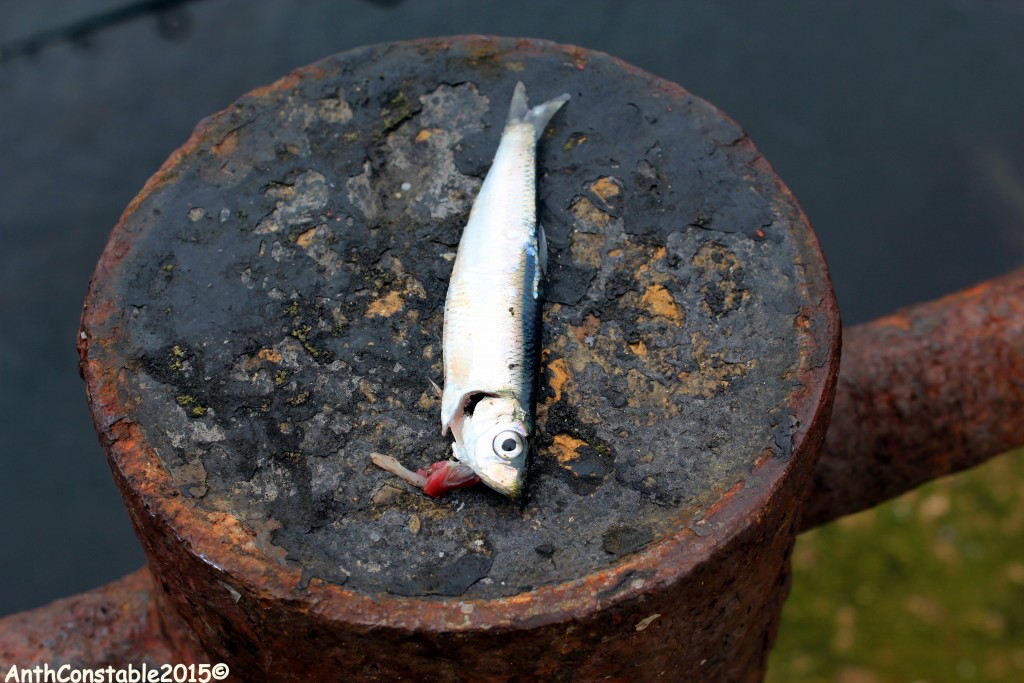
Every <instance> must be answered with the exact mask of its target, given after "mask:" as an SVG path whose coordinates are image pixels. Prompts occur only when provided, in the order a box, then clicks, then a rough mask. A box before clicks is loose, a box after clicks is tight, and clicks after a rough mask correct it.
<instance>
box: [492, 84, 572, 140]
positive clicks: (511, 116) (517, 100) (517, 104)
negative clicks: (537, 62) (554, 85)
mask: <svg viewBox="0 0 1024 683" xmlns="http://www.w3.org/2000/svg"><path fill="white" fill-rule="evenodd" d="M568 101H569V93H562V94H561V95H559V96H558V97H554V98H552V99H550V100H548V101H547V102H544V103H542V104H538V105H537V106H536V107H530V105H529V104H528V103H527V100H526V86H525V85H523V83H522V81H520V82H518V83H516V89H515V91H514V92H513V93H512V104H511V105H509V108H508V121H507V122H506V123H505V125H506V126H510V125H512V124H514V123H528V124H530V125H531V126H533V135H534V138H535V139H536V140H540V136H541V134H543V133H544V129H545V128H546V127H547V125H548V122H549V121H551V117H552V116H554V115H555V112H557V111H558V110H559V109H561V107H562V105H563V104H565V103H566V102H568Z"/></svg>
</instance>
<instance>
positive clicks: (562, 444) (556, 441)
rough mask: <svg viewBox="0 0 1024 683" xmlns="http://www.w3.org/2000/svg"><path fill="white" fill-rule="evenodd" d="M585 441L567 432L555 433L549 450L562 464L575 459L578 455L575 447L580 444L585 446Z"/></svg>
mask: <svg viewBox="0 0 1024 683" xmlns="http://www.w3.org/2000/svg"><path fill="white" fill-rule="evenodd" d="M586 445H587V442H586V441H584V440H583V439H577V438H576V437H575V436H569V435H568V434H555V436H554V438H553V439H552V443H551V452H552V453H554V455H555V459H556V460H558V462H560V463H562V464H563V465H564V464H565V463H567V462H570V461H572V460H575V459H577V458H579V457H580V454H579V453H578V452H577V449H578V448H579V447H580V446H586Z"/></svg>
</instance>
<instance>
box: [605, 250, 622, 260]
mask: <svg viewBox="0 0 1024 683" xmlns="http://www.w3.org/2000/svg"><path fill="white" fill-rule="evenodd" d="M608 256H610V257H611V258H618V257H620V256H622V249H618V248H616V249H612V250H611V251H609V252H608Z"/></svg>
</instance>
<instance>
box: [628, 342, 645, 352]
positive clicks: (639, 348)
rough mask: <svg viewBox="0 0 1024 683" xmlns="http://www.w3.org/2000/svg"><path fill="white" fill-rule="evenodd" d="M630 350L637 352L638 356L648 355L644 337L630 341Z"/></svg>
mask: <svg viewBox="0 0 1024 683" xmlns="http://www.w3.org/2000/svg"><path fill="white" fill-rule="evenodd" d="M629 350H630V351H632V352H633V353H635V354H636V355H638V356H646V355H647V344H644V340H643V339H638V340H637V341H635V342H630V343H629Z"/></svg>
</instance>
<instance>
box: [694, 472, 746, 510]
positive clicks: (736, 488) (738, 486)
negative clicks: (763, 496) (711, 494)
mask: <svg viewBox="0 0 1024 683" xmlns="http://www.w3.org/2000/svg"><path fill="white" fill-rule="evenodd" d="M745 485H746V482H744V481H738V482H736V483H735V484H733V486H732V488H730V489H729V490H728V491H726V492H725V493H723V494H722V496H721V498H719V499H718V500H716V501H715V502H714V503H712V504H711V507H709V508H708V509H707V510H706V511H705V512H704V519H709V518H710V517H713V516H715V515H716V514H718V512H719V511H720V510H721V509H722V508H723V507H725V506H726V504H727V503H728V502H729V501H730V500H732V498H733V497H734V496H735V495H736V494H737V493H739V492H740V491H741V490H743V487H744V486H745Z"/></svg>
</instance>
